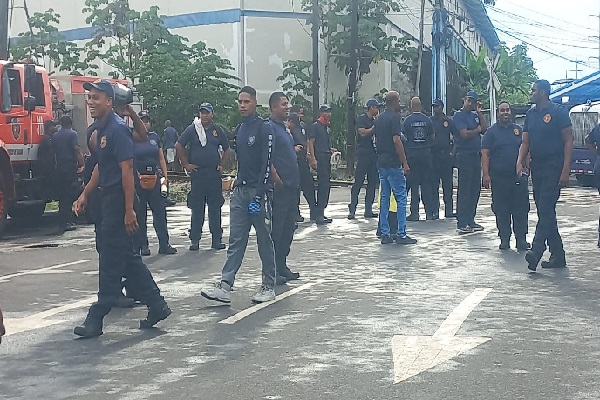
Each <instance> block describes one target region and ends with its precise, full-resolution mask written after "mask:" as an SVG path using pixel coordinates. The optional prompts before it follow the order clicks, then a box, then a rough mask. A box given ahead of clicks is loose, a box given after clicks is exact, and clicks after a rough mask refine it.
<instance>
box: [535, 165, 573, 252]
mask: <svg viewBox="0 0 600 400" xmlns="http://www.w3.org/2000/svg"><path fill="white" fill-rule="evenodd" d="M561 173H562V165H560V166H559V165H556V166H535V165H534V164H533V163H532V168H531V181H532V183H533V199H534V200H535V205H536V207H537V215H538V222H537V225H536V227H535V236H534V238H533V243H532V245H531V250H532V251H533V252H534V253H536V254H537V255H539V256H541V255H543V254H544V252H545V251H546V244H547V245H548V248H549V249H550V253H551V254H552V255H553V256H555V257H557V258H559V259H560V258H561V257H564V256H565V250H564V248H563V242H562V238H561V237H560V234H559V233H558V221H557V220H556V203H557V202H558V199H559V197H560V175H561Z"/></svg>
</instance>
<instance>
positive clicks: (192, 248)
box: [190, 242, 200, 251]
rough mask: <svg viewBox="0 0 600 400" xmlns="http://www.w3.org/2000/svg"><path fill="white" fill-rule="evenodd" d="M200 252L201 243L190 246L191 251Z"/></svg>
mask: <svg viewBox="0 0 600 400" xmlns="http://www.w3.org/2000/svg"><path fill="white" fill-rule="evenodd" d="M198 250H200V242H192V244H191V245H190V251H198Z"/></svg>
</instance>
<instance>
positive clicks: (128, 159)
mask: <svg viewBox="0 0 600 400" xmlns="http://www.w3.org/2000/svg"><path fill="white" fill-rule="evenodd" d="M84 89H85V90H88V91H89V94H88V101H87V104H88V108H89V110H90V114H91V116H92V117H93V118H95V119H96V121H97V138H98V141H97V148H98V165H97V166H96V167H95V169H94V172H93V173H92V178H91V180H90V182H89V183H88V185H86V187H85V189H84V191H83V193H82V194H81V196H80V197H79V199H78V200H77V203H76V204H75V212H76V214H79V212H81V211H83V210H84V209H85V206H86V203H87V197H88V196H89V194H90V193H91V192H92V191H94V190H95V189H96V188H98V187H100V188H101V208H102V227H101V230H102V238H103V239H102V243H101V244H100V263H99V264H100V265H99V267H100V268H99V289H98V301H97V302H96V303H94V304H93V305H92V306H91V307H90V310H89V312H88V315H87V317H86V319H85V321H84V323H83V324H82V325H81V326H78V327H76V328H75V330H74V333H75V334H76V335H78V336H82V337H95V336H99V335H101V334H102V325H103V319H104V317H105V316H106V314H108V313H109V312H110V310H111V308H112V307H114V306H115V305H116V304H117V303H118V301H119V298H120V296H121V278H122V277H123V276H125V277H126V279H127V280H131V281H132V282H135V283H136V288H137V290H138V294H139V296H140V300H141V301H142V302H143V303H144V304H146V305H147V306H148V315H147V317H146V319H145V320H142V321H140V328H150V327H152V326H154V325H155V324H156V323H158V322H159V321H162V320H164V319H166V318H167V317H168V316H169V315H170V314H171V309H170V308H169V307H168V305H167V303H166V302H165V300H164V298H163V297H162V296H161V294H160V290H159V289H158V286H156V282H154V279H153V277H152V274H151V273H150V271H149V270H148V268H147V267H146V265H145V264H144V262H143V261H142V259H141V256H139V255H137V254H135V253H134V246H133V235H135V234H136V231H137V229H138V223H137V216H136V213H135V201H136V194H135V186H134V168H133V140H132V134H131V131H130V130H129V128H128V127H127V125H126V124H125V121H123V119H121V118H119V117H118V116H117V115H116V114H115V113H114V112H113V110H112V108H113V99H114V89H113V86H112V84H111V83H110V82H108V81H106V80H98V81H95V82H94V83H89V82H86V83H85V84H84Z"/></svg>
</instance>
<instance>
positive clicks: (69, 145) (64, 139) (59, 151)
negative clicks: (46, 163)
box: [52, 128, 79, 171]
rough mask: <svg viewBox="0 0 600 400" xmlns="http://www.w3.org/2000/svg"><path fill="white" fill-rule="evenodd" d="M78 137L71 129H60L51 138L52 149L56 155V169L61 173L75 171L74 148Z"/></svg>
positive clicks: (77, 142)
mask: <svg viewBox="0 0 600 400" xmlns="http://www.w3.org/2000/svg"><path fill="white" fill-rule="evenodd" d="M78 145H79V137H78V135H77V132H75V131H74V130H73V129H65V128H63V129H61V130H60V131H58V132H56V133H55V134H54V135H53V136H52V148H53V150H54V154H55V155H56V167H57V168H58V169H60V170H63V171H75V170H77V156H76V155H75V147H77V146H78Z"/></svg>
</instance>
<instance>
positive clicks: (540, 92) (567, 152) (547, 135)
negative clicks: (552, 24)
mask: <svg viewBox="0 0 600 400" xmlns="http://www.w3.org/2000/svg"><path fill="white" fill-rule="evenodd" d="M550 91H551V86H550V83H549V82H548V81H546V80H538V81H536V82H535V83H534V84H533V86H532V88H531V103H533V106H532V107H531V109H529V111H527V116H526V117H525V124H524V126H523V143H522V145H521V149H520V151H519V159H518V160H517V175H518V176H520V175H521V174H523V173H527V171H528V165H527V160H528V157H530V158H531V181H532V184H533V199H534V200H535V205H536V208H537V215H538V223H537V225H536V227H535V236H534V238H533V243H532V244H531V250H530V251H528V252H527V254H526V255H525V260H526V261H527V264H528V268H529V269H530V270H531V271H535V270H536V269H537V266H538V264H539V262H540V259H541V258H542V256H543V255H544V252H545V251H546V244H547V245H548V248H549V249H550V254H551V255H550V260H548V261H544V262H542V268H564V267H566V265H567V261H566V257H565V250H564V247H563V242H562V238H561V237H560V234H559V233H558V221H557V220H556V203H557V202H558V199H559V197H560V189H561V187H565V186H567V185H568V184H569V175H570V173H571V158H572V157H573V126H572V124H571V118H570V117H569V113H568V112H567V110H565V109H564V108H562V107H559V106H557V105H556V104H554V103H552V102H551V101H550V97H549V96H550Z"/></svg>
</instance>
